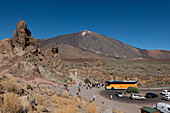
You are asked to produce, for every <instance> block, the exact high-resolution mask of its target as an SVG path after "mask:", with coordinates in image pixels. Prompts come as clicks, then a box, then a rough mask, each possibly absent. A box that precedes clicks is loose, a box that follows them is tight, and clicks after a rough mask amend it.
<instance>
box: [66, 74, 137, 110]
mask: <svg viewBox="0 0 170 113" xmlns="http://www.w3.org/2000/svg"><path fill="white" fill-rule="evenodd" d="M70 77H71V78H72V79H73V80H75V81H76V83H77V84H74V85H72V86H71V87H69V90H70V91H69V94H71V95H76V93H77V91H78V83H80V82H82V80H80V79H78V78H77V77H75V76H74V74H73V73H71V72H70ZM103 89H104V88H92V89H88V90H86V88H85V87H83V88H82V87H81V92H80V95H81V96H83V97H84V98H86V99H87V100H88V101H92V97H93V95H95V96H96V99H95V102H96V104H97V105H98V106H100V107H104V108H107V111H106V112H105V113H112V110H115V109H116V110H121V111H123V113H140V109H139V107H138V106H137V105H132V104H127V103H121V102H117V101H114V100H109V99H106V98H104V97H102V96H100V95H99V91H100V90H103Z"/></svg>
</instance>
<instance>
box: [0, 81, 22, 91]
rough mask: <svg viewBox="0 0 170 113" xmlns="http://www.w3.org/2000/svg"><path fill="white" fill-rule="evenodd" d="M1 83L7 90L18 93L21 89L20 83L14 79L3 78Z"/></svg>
mask: <svg viewBox="0 0 170 113" xmlns="http://www.w3.org/2000/svg"><path fill="white" fill-rule="evenodd" d="M2 85H3V87H4V90H6V91H7V92H15V93H20V91H21V87H20V85H19V84H18V83H16V81H14V80H9V79H5V80H4V81H2Z"/></svg>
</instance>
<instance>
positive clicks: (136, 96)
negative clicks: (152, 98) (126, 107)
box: [130, 93, 146, 100]
mask: <svg viewBox="0 0 170 113" xmlns="http://www.w3.org/2000/svg"><path fill="white" fill-rule="evenodd" d="M130 98H131V99H133V100H135V99H136V100H145V99H146V98H145V97H144V96H141V95H139V94H136V93H134V94H131V97H130Z"/></svg>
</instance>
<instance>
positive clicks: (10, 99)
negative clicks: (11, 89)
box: [1, 93, 22, 113]
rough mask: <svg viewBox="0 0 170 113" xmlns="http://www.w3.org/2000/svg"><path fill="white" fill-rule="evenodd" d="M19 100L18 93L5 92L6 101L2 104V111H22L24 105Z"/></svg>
mask: <svg viewBox="0 0 170 113" xmlns="http://www.w3.org/2000/svg"><path fill="white" fill-rule="evenodd" d="M17 100H18V95H17V94H14V93H6V94H4V101H3V104H2V106H1V111H2V113H20V112H22V105H21V103H20V102H19V101H17Z"/></svg>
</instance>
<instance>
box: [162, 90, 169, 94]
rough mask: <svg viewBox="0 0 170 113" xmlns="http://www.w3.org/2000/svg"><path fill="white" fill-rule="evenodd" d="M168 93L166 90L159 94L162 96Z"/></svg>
mask: <svg viewBox="0 0 170 113" xmlns="http://www.w3.org/2000/svg"><path fill="white" fill-rule="evenodd" d="M168 92H170V91H168V90H163V91H162V92H161V94H162V95H166V94H167V93H168Z"/></svg>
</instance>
